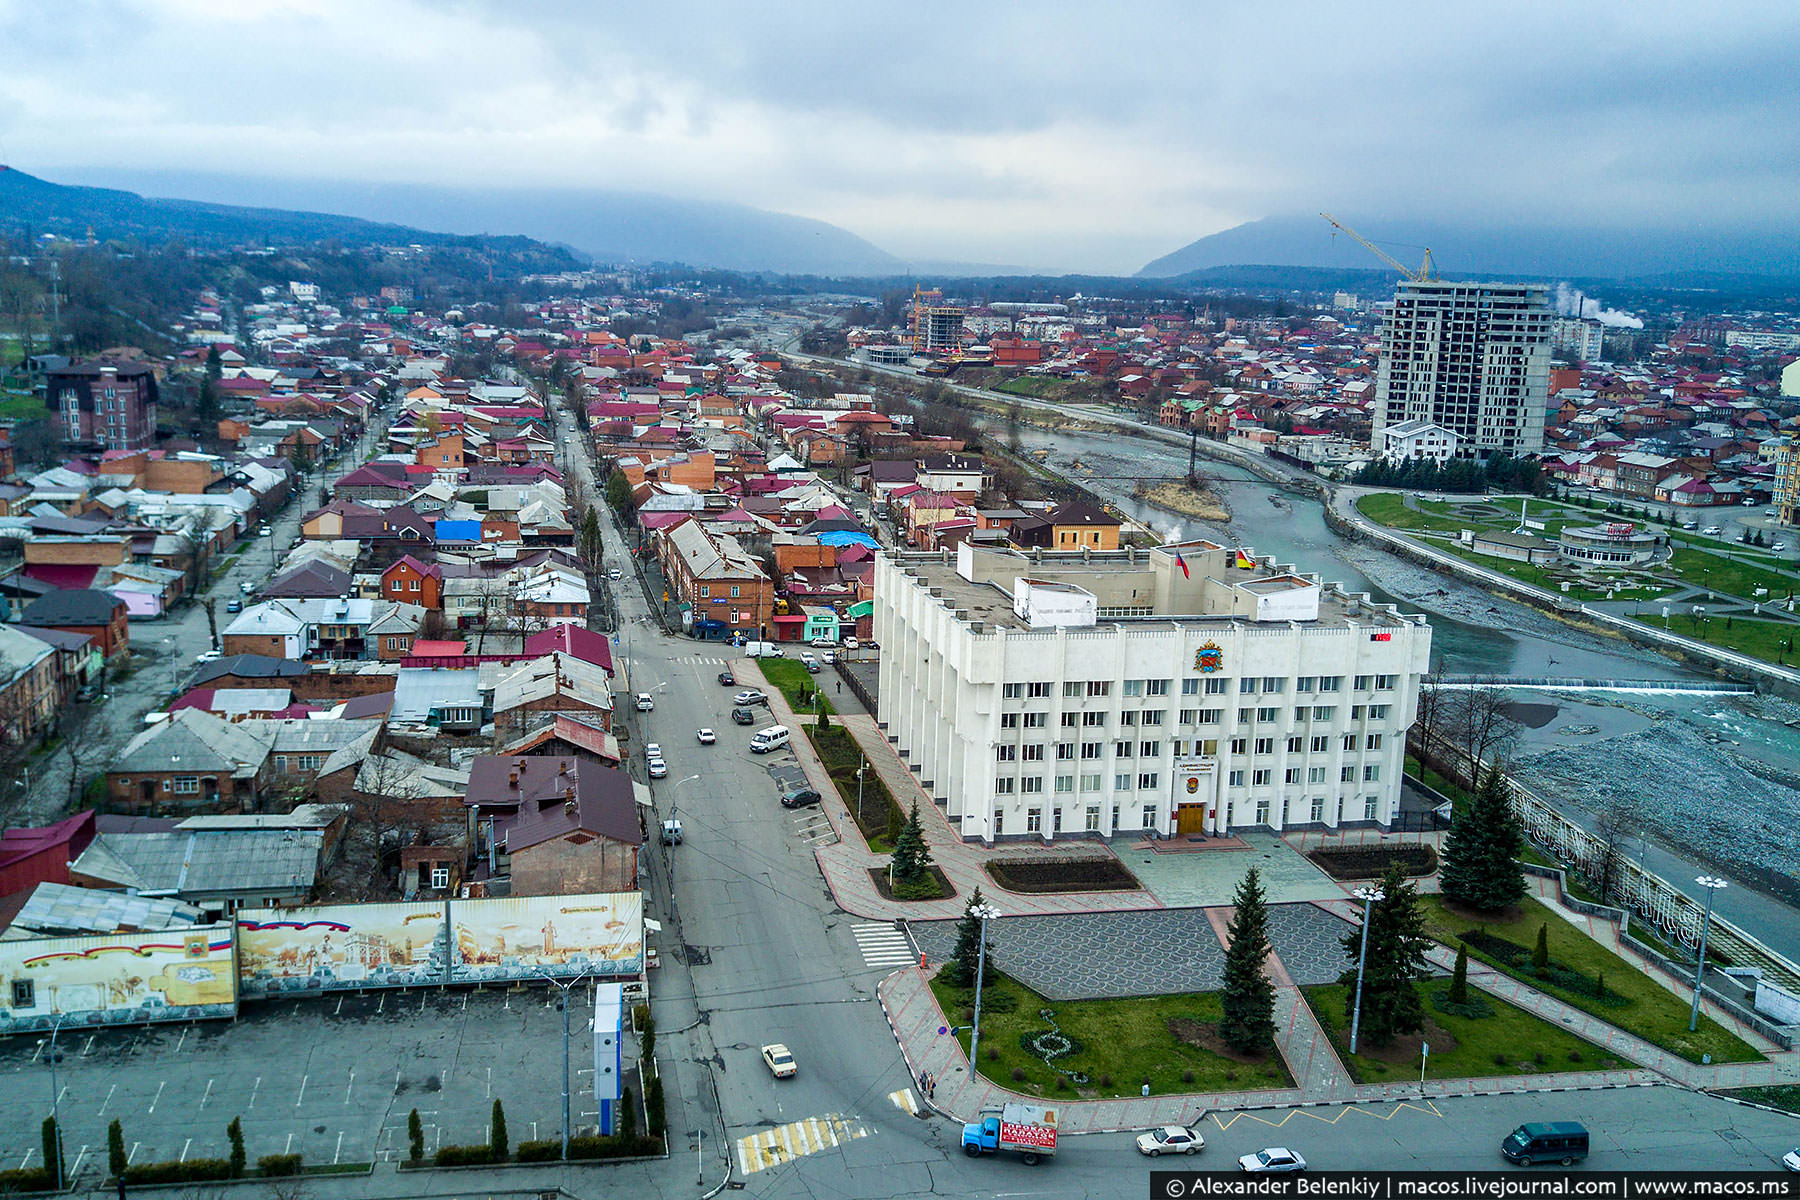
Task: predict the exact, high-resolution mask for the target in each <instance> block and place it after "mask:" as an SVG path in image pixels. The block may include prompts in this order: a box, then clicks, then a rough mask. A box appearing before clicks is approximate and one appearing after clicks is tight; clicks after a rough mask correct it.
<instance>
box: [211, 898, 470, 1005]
mask: <svg viewBox="0 0 1800 1200" xmlns="http://www.w3.org/2000/svg"><path fill="white" fill-rule="evenodd" d="M237 933H238V982H239V988H240V990H241V991H242V993H243V995H244V996H246V997H252V998H254V997H262V996H274V995H282V994H286V993H293V992H302V993H304V992H320V991H336V990H342V989H359V988H387V987H414V986H417V985H419V984H427V983H444V982H446V980H447V978H448V976H447V972H446V965H447V959H448V951H447V945H448V942H447V939H446V938H445V934H444V904H443V902H442V901H430V902H427V903H424V904H328V905H318V906H312V907H305V908H271V909H258V910H250V911H249V912H247V913H246V912H240V913H239V914H238V922H237Z"/></svg>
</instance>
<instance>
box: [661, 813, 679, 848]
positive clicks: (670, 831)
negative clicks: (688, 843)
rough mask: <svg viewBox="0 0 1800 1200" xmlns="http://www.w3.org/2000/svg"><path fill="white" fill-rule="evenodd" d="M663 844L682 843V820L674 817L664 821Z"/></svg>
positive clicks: (674, 844) (676, 844)
mask: <svg viewBox="0 0 1800 1200" xmlns="http://www.w3.org/2000/svg"><path fill="white" fill-rule="evenodd" d="M662 844H663V845H665V846H679V845H681V822H680V821H678V820H675V819H673V818H671V819H669V820H667V821H664V822H663V823H662Z"/></svg>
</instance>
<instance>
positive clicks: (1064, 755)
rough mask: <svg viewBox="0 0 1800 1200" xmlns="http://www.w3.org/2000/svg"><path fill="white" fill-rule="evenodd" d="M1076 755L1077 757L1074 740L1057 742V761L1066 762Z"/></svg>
mask: <svg viewBox="0 0 1800 1200" xmlns="http://www.w3.org/2000/svg"><path fill="white" fill-rule="evenodd" d="M1074 757H1075V743H1074V742H1058V743H1056V761H1057V762H1065V761H1067V760H1068V759H1072V758H1074Z"/></svg>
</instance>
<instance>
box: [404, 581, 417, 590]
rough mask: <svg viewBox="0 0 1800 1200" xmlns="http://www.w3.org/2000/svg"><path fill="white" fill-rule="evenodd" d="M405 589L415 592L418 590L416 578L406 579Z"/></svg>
mask: <svg viewBox="0 0 1800 1200" xmlns="http://www.w3.org/2000/svg"><path fill="white" fill-rule="evenodd" d="M406 590H407V591H409V592H416V591H418V590H419V581H418V580H416V579H409V580H407V581H406Z"/></svg>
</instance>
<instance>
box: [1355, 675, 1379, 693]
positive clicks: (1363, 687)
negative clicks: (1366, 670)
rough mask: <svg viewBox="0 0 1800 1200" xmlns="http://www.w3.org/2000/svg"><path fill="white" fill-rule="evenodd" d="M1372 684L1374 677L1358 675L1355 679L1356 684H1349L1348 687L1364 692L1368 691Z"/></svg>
mask: <svg viewBox="0 0 1800 1200" xmlns="http://www.w3.org/2000/svg"><path fill="white" fill-rule="evenodd" d="M1374 682H1375V677H1374V676H1373V675H1358V676H1357V677H1356V682H1355V683H1353V684H1351V685H1350V686H1351V687H1352V688H1353V689H1354V690H1356V691H1359V692H1366V691H1368V690H1369V687H1370V685H1372V684H1373V683H1374Z"/></svg>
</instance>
